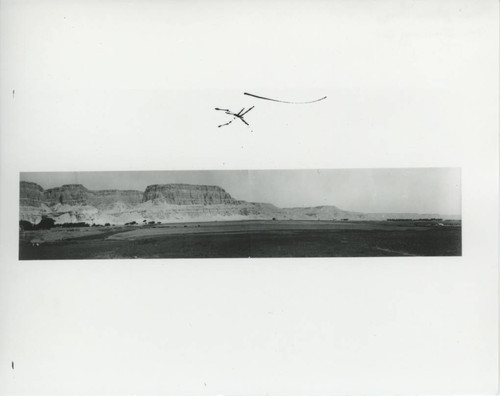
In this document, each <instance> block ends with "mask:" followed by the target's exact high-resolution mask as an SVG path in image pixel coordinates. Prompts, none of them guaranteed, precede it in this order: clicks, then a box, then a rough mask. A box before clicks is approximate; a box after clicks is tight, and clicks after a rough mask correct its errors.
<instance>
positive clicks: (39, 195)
mask: <svg viewBox="0 0 500 396" xmlns="http://www.w3.org/2000/svg"><path fill="white" fill-rule="evenodd" d="M43 202H44V195H43V188H42V187H41V186H39V185H38V184H36V183H31V182H25V181H22V182H21V186H20V195H19V204H20V205H21V206H34V207H39V206H41V205H42V203H43Z"/></svg>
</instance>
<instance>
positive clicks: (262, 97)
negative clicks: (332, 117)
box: [243, 92, 326, 104]
mask: <svg viewBox="0 0 500 396" xmlns="http://www.w3.org/2000/svg"><path fill="white" fill-rule="evenodd" d="M243 94H244V95H248V96H253V97H254V98H257V99H264V100H270V101H272V102H280V103H288V104H308V103H315V102H319V101H320V100H323V99H326V96H323V97H322V98H319V99H315V100H311V101H309V102H288V101H286V100H278V99H271V98H266V97H264V96H258V95H254V94H251V93H248V92H244V93H243Z"/></svg>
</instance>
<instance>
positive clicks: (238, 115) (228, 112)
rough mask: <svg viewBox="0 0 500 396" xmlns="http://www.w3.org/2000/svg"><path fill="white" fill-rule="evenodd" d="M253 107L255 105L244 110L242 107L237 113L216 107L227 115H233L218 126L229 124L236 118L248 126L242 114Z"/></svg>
mask: <svg viewBox="0 0 500 396" xmlns="http://www.w3.org/2000/svg"><path fill="white" fill-rule="evenodd" d="M254 107H255V106H252V107H250V108H249V109H248V110H245V108H244V107H243V108H242V109H241V110H240V111H239V112H238V113H233V112H232V111H231V110H228V109H219V108H218V107H216V108H215V110H218V111H223V112H224V113H226V114H227V115H230V116H232V117H233V118H232V120H230V121H229V122H226V123H225V124H221V125H219V128H220V127H223V126H226V125H229V124H231V123H232V122H233V121H234V120H236V119H239V120H241V121H242V122H243V123H245V124H246V125H247V126H250V124H248V122H246V121H245V119H244V118H243V116H244V115H245V114H247V113H248V112H249V111H250V110H252V109H253V108H254Z"/></svg>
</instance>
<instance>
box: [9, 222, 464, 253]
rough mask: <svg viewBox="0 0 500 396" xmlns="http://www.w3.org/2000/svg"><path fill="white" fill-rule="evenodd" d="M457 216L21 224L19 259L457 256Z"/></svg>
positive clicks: (458, 223)
mask: <svg viewBox="0 0 500 396" xmlns="http://www.w3.org/2000/svg"><path fill="white" fill-rule="evenodd" d="M461 254H462V244H461V226H460V222H445V223H444V224H439V223H437V222H427V223H414V222H405V221H401V222H374V221H373V222H368V221H367V222H331V221H238V222H234V221H233V222H217V223H215V222H214V223H184V224H163V225H154V226H116V227H99V228H94V227H92V228H80V229H78V228H74V229H72V228H70V229H60V228H54V229H51V230H39V231H21V232H20V237H19V259H20V260H51V259H69V260H74V259H118V258H222V257H226V258H229V257H373V256H460V255H461Z"/></svg>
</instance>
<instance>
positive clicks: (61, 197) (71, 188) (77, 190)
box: [44, 184, 90, 206]
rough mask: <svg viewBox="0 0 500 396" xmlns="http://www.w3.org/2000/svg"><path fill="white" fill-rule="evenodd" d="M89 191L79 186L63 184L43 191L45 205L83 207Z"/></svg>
mask: <svg viewBox="0 0 500 396" xmlns="http://www.w3.org/2000/svg"><path fill="white" fill-rule="evenodd" d="M89 195H90V191H89V190H87V189H86V188H85V187H83V186H82V185H81V184H64V185H63V186H61V187H56V188H49V189H48V190H45V191H44V199H45V204H47V205H49V206H51V205H55V204H57V203H60V204H61V205H85V204H86V203H87V202H88V198H89Z"/></svg>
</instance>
